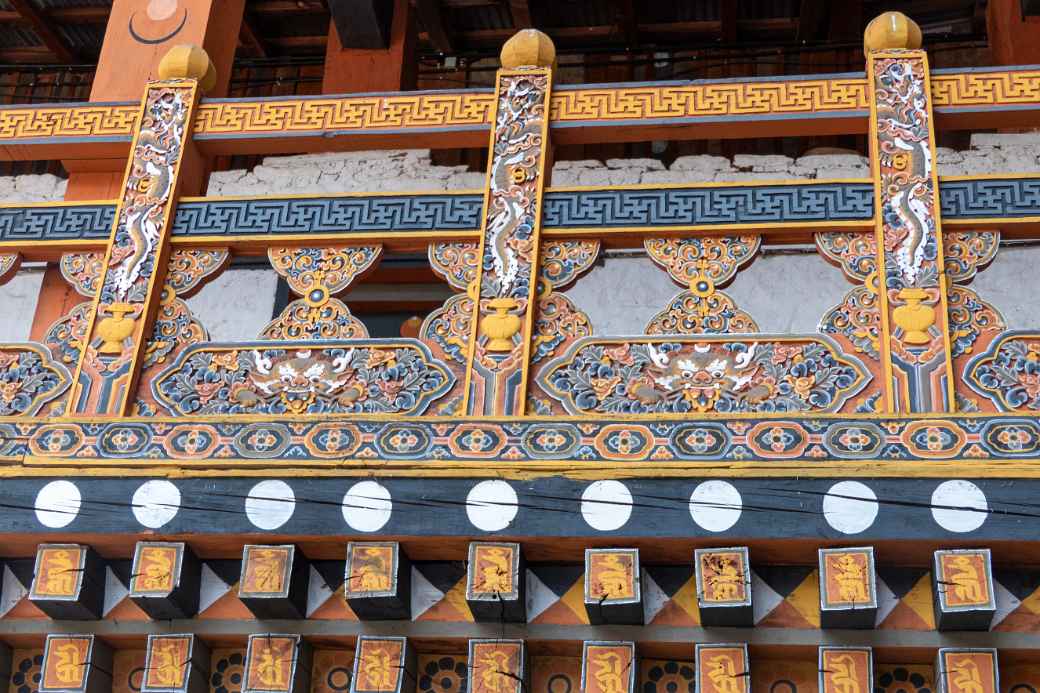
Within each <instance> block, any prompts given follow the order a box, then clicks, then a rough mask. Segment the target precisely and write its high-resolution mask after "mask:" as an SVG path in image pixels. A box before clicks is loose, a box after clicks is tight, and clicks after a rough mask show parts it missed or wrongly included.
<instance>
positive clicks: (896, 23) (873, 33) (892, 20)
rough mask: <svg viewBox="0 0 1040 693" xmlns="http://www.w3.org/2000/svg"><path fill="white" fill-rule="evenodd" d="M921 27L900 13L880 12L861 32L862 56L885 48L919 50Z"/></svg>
mask: <svg viewBox="0 0 1040 693" xmlns="http://www.w3.org/2000/svg"><path fill="white" fill-rule="evenodd" d="M920 47H921V27H919V26H917V22H915V21H914V20H912V19H910V18H909V17H907V16H906V15H905V14H903V13H902V12H882V13H881V14H879V15H878V16H877V17H874V19H873V20H871V22H870V24H868V25H867V28H866V30H865V31H864V32H863V54H864V55H869V54H870V51H879V50H884V49H886V48H920Z"/></svg>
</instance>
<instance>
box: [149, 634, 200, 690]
mask: <svg viewBox="0 0 1040 693" xmlns="http://www.w3.org/2000/svg"><path fill="white" fill-rule="evenodd" d="M190 656H191V636H190V635H162V636H156V637H152V638H149V640H148V658H147V662H148V666H147V668H146V670H145V675H144V682H143V685H142V687H141V688H142V690H144V691H147V690H149V689H165V690H170V689H182V688H184V687H185V684H186V682H187V681H186V679H187V677H188V658H189V657H190Z"/></svg>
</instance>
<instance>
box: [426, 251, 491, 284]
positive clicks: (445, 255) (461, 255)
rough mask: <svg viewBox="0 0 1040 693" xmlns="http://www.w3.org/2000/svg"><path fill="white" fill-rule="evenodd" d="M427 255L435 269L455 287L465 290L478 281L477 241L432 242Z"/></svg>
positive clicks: (478, 254)
mask: <svg viewBox="0 0 1040 693" xmlns="http://www.w3.org/2000/svg"><path fill="white" fill-rule="evenodd" d="M427 255H428V257H429V260H430V267H431V268H432V269H433V271H434V272H436V273H437V274H439V275H440V276H441V277H443V278H444V281H446V282H448V284H450V285H451V286H452V288H453V289H456V290H458V291H465V290H466V287H467V286H469V285H470V284H472V283H473V282H474V281H476V279H477V258H479V257H480V247H479V246H478V245H477V244H476V243H475V242H468V243H467V242H462V243H459V242H449V243H431V244H430V247H429V250H428V251H427Z"/></svg>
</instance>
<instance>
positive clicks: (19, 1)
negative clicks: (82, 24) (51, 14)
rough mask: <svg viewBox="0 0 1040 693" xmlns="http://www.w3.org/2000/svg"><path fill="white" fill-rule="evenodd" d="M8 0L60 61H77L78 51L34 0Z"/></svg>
mask: <svg viewBox="0 0 1040 693" xmlns="http://www.w3.org/2000/svg"><path fill="white" fill-rule="evenodd" d="M8 2H9V4H10V5H11V7H12V8H14V11H15V12H17V13H18V14H19V15H20V16H21V17H22V19H24V20H25V21H26V22H28V24H29V26H31V27H32V30H33V31H34V32H35V33H36V35H37V36H39V37H40V41H42V42H43V45H44V46H46V47H47V50H49V51H50V52H51V53H53V54H54V57H55V58H57V59H58V61H59V62H63V63H74V62H76V61H77V56H76V52H75V51H74V50H72V48H71V47H70V46H69V44H68V43H67V42H66V41H65V39H64V38H62V37H61V36H60V35H59V34H58V32H57V31H55V30H54V28H53V21H52V20H51V19H50V18H48V17H44V15H43V13H42V12H40V10H38V9H36V6H35V5H33V4H32V0H8Z"/></svg>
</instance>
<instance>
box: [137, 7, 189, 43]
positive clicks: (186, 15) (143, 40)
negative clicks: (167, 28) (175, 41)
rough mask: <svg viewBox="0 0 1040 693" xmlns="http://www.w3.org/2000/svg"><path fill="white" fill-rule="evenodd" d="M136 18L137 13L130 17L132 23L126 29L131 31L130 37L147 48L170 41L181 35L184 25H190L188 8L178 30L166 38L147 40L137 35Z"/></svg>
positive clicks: (185, 9)
mask: <svg viewBox="0 0 1040 693" xmlns="http://www.w3.org/2000/svg"><path fill="white" fill-rule="evenodd" d="M136 16H137V13H136V12H135V13H134V14H132V15H130V21H128V22H127V23H126V28H127V30H129V31H130V36H132V37H133V39H134V40H135V41H137V42H138V43H143V44H145V45H147V46H154V45H155V44H157V43H163V42H165V41H169V40H170V39H172V38H173V37H174V36H176V35H177V34H179V33H180V31H181V29H183V28H184V25H185V24H187V23H188V8H187V7H185V8H184V14H183V15H182V16H181V23H180V24H178V25H177V28H176V29H174V30H173V31H171V32H170V33H168V34H166V35H165V36H161V37H159V38H154V39H150V38H145V37H144V36H141V35H140V34H139V33H137V31H136V30H135V29H134V17H136Z"/></svg>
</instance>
